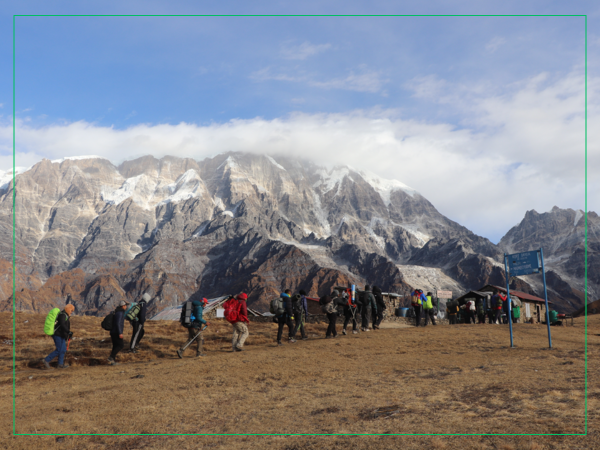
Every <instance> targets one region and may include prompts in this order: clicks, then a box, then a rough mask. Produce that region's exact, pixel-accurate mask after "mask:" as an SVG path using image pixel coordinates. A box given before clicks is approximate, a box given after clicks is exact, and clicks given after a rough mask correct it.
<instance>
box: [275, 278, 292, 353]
mask: <svg viewBox="0 0 600 450" xmlns="http://www.w3.org/2000/svg"><path fill="white" fill-rule="evenodd" d="M291 293H292V291H290V290H289V289H286V290H285V291H284V292H282V293H281V294H280V295H279V297H280V298H281V300H282V302H283V314H281V315H280V316H276V317H275V321H276V323H277V324H278V327H277V345H283V344H282V342H281V336H282V335H283V327H284V326H285V325H287V327H288V342H289V343H290V344H294V343H295V342H296V339H294V336H295V335H296V330H295V329H294V322H293V320H294V311H293V309H292V297H291Z"/></svg>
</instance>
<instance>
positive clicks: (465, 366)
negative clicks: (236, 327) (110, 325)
mask: <svg viewBox="0 0 600 450" xmlns="http://www.w3.org/2000/svg"><path fill="white" fill-rule="evenodd" d="M43 320H44V317H42V316H37V315H31V314H21V313H18V314H17V316H16V330H17V341H16V397H15V402H16V430H17V433H41V434H43V433H52V434H57V436H35V437H34V436H12V426H13V422H12V420H13V419H12V414H11V410H12V395H13V386H12V372H11V371H12V345H11V344H12V342H11V341H12V316H11V315H10V314H4V313H3V314H0V330H1V331H0V333H1V334H2V336H0V396H1V399H2V410H3V412H4V414H2V416H1V418H0V427H1V432H2V434H1V435H0V439H1V442H0V447H1V448H10V449H31V448H36V447H39V448H44V449H55V448H56V449H59V448H60V449H103V448H106V449H122V450H125V449H196V448H210V449H237V448H259V449H263V448H265V449H281V450H286V449H287V450H301V449H302V450H303V449H321V448H325V449H329V448H331V449H388V448H390V449H394V448H402V449H430V448H431V449H461V450H466V449H502V450H520V449H528V450H535V449H539V450H541V449H595V448H600V424H599V423H598V419H599V415H598V413H599V407H600V381H599V379H598V376H597V374H598V369H599V366H600V364H599V359H598V352H599V350H600V334H599V333H600V332H599V331H598V330H599V325H600V316H592V317H591V318H590V319H589V324H588V377H589V378H588V383H589V384H588V410H589V423H588V435H587V436H151V435H150V434H157V433H219V434H220V433H222V434H337V433H341V434H351V433H373V434H395V433H418V434H425V433H435V434H442V433H455V434H484V433H523V434H545V433H565V434H578V433H583V432H584V409H585V392H584V380H585V370H584V369H585V366H584V356H585V347H584V333H585V329H584V319H583V318H580V319H576V321H575V326H574V327H571V326H568V327H553V328H552V333H553V335H552V338H553V344H554V348H553V349H552V350H549V349H548V348H547V347H548V341H547V334H546V327H545V326H541V325H525V324H517V325H516V326H515V329H514V335H515V345H516V348H514V349H511V348H510V347H509V336H508V326H499V325H458V326H454V327H450V326H442V325H439V326H436V327H433V326H429V327H426V328H414V327H409V328H386V329H382V330H379V331H374V332H370V333H361V334H360V335H349V336H342V335H341V334H340V335H338V337H337V339H324V335H325V325H323V324H321V325H312V324H310V325H308V329H309V336H310V339H309V340H308V341H298V342H297V343H296V344H287V343H286V344H284V345H283V346H282V347H277V346H276V345H275V333H276V326H275V325H274V324H261V323H251V324H250V337H249V338H248V341H247V345H246V350H245V351H244V352H241V353H232V352H231V344H230V337H231V326H230V325H229V324H227V323H226V322H221V321H213V322H212V324H211V326H210V327H209V329H208V330H207V332H206V333H205V341H206V345H205V349H206V353H207V356H206V357H203V358H193V357H192V356H193V354H194V351H192V350H188V352H187V354H186V355H185V356H186V357H185V358H184V359H179V358H177V356H176V354H175V351H176V349H177V348H178V347H179V346H180V345H181V344H182V343H183V342H184V341H185V338H186V330H184V329H183V328H181V326H180V325H179V324H178V323H167V322H160V323H157V322H149V323H148V325H147V330H146V336H145V337H144V339H143V341H142V351H141V352H139V353H137V354H135V355H131V354H127V353H121V354H120V355H119V362H120V364H119V365H116V366H108V365H106V357H107V356H108V353H109V352H110V338H109V336H108V333H107V332H104V331H103V330H102V329H101V328H100V325H99V324H100V319H99V318H92V317H79V316H74V317H72V325H71V330H72V331H73V332H74V333H75V338H76V339H75V340H74V341H72V342H71V345H70V349H69V352H68V353H67V362H68V363H69V364H71V367H70V368H68V369H64V370H60V369H53V370H42V369H41V367H42V364H41V358H42V357H44V356H45V355H46V354H48V353H49V352H50V351H52V350H53V342H52V340H51V339H50V338H48V337H45V336H44V334H43ZM340 329H341V327H340V326H338V331H339V330H340ZM126 333H127V334H126V339H127V338H128V337H129V334H130V333H131V328H130V327H129V325H128V324H126ZM70 433H81V434H113V433H131V434H137V433H139V434H148V435H149V436H64V435H66V434H70Z"/></svg>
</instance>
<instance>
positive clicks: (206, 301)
mask: <svg viewBox="0 0 600 450" xmlns="http://www.w3.org/2000/svg"><path fill="white" fill-rule="evenodd" d="M244 295H246V294H244ZM202 304H203V305H204V306H206V305H207V304H208V300H206V298H202Z"/></svg>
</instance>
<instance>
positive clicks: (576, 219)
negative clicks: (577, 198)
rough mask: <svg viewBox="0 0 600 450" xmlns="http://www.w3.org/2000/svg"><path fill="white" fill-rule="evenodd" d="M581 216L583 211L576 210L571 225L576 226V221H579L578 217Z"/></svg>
mask: <svg viewBox="0 0 600 450" xmlns="http://www.w3.org/2000/svg"><path fill="white" fill-rule="evenodd" d="M582 217H583V211H581V210H580V209H578V210H577V213H576V214H575V221H574V222H573V226H574V227H576V226H577V222H579V219H581V218H582Z"/></svg>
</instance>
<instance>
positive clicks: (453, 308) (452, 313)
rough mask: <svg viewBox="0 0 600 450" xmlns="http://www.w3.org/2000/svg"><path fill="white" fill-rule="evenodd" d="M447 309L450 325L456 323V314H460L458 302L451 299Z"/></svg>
mask: <svg viewBox="0 0 600 450" xmlns="http://www.w3.org/2000/svg"><path fill="white" fill-rule="evenodd" d="M446 311H448V322H449V324H450V325H456V324H457V322H456V315H457V314H458V302H456V301H449V302H448V303H446Z"/></svg>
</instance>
